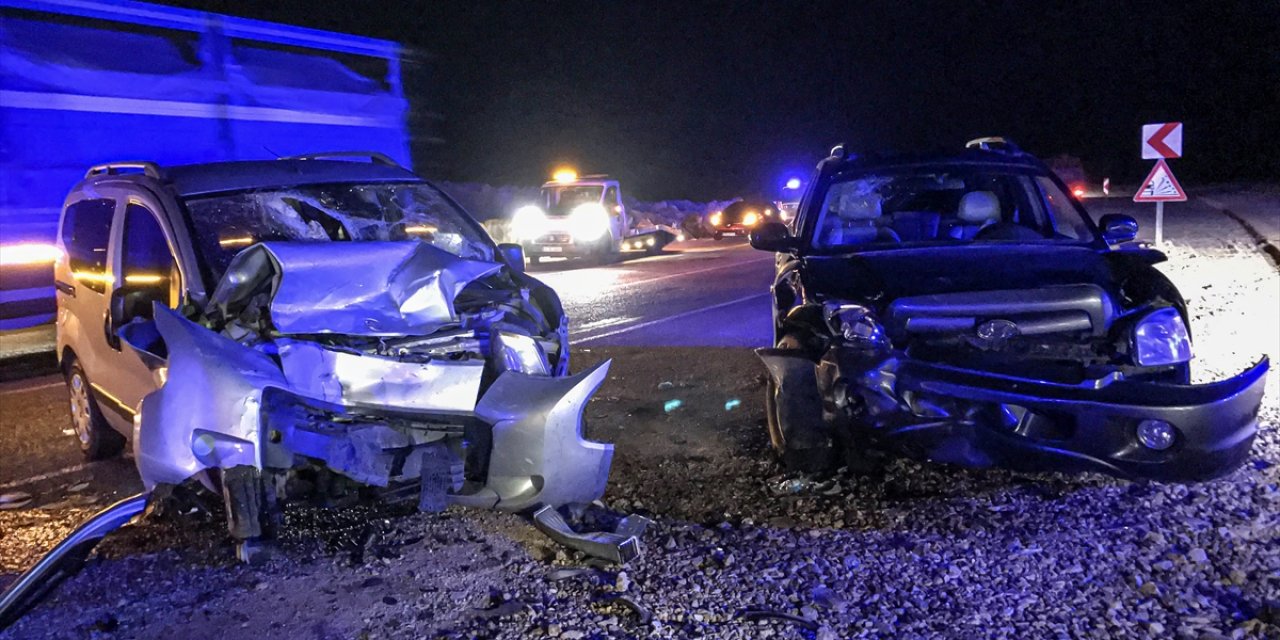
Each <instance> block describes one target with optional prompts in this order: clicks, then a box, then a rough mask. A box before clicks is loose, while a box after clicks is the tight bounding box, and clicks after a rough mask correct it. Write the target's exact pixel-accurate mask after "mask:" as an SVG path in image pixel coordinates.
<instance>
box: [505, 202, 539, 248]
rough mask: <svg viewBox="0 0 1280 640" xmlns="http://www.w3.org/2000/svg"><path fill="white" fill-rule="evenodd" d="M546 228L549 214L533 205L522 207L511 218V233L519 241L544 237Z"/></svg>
mask: <svg viewBox="0 0 1280 640" xmlns="http://www.w3.org/2000/svg"><path fill="white" fill-rule="evenodd" d="M546 226H547V214H546V213H543V211H542V209H539V208H538V207H535V206H533V205H527V206H523V207H520V208H519V209H516V213H515V215H513V216H511V233H512V234H513V235H515V237H516V238H517V239H519V240H533V239H534V238H537V237H538V236H540V235H542V233H543V229H545V228H546Z"/></svg>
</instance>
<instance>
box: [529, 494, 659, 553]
mask: <svg viewBox="0 0 1280 640" xmlns="http://www.w3.org/2000/svg"><path fill="white" fill-rule="evenodd" d="M533 524H534V526H536V527H537V528H538V530H539V531H541V532H543V533H545V534H546V535H547V537H548V538H551V539H552V540H555V541H556V542H558V543H560V544H562V545H564V546H566V547H569V548H572V549H577V550H579V551H581V552H583V553H586V554H587V555H591V556H595V557H597V558H603V559H605V560H608V561H610V562H613V563H615V564H624V563H626V562H630V561H631V560H634V559H636V558H638V557H640V553H641V547H640V534H642V533H643V532H644V528H645V525H647V524H648V521H647V519H643V518H642V519H640V520H636V521H632V522H628V519H624V520H623V521H622V523H619V531H618V532H616V533H609V532H607V531H593V532H590V533H578V532H577V531H574V530H573V527H570V526H569V523H568V522H565V519H564V517H563V516H561V515H560V512H559V511H556V508H555V507H552V506H550V505H547V506H543V507H541V508H539V509H538V510H537V511H536V512H534V514H533ZM624 527H625V528H626V530H625V531H623V528H624Z"/></svg>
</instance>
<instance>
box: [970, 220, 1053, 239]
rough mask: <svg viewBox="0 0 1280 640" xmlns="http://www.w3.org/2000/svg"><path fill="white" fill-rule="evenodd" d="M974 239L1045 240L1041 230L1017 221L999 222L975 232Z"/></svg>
mask: <svg viewBox="0 0 1280 640" xmlns="http://www.w3.org/2000/svg"><path fill="white" fill-rule="evenodd" d="M973 239H974V240H1044V236H1043V235H1041V234H1040V232H1039V231H1036V230H1035V229H1032V228H1030V227H1025V226H1023V225H1020V224H1018V223H1016V222H997V223H995V224H993V225H990V226H986V227H983V228H982V229H979V230H978V233H976V234H974V236H973Z"/></svg>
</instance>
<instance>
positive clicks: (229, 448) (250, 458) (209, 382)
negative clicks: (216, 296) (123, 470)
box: [133, 307, 288, 490]
mask: <svg viewBox="0 0 1280 640" xmlns="http://www.w3.org/2000/svg"><path fill="white" fill-rule="evenodd" d="M155 323H156V329H157V331H159V332H160V335H161V336H162V337H163V338H164V341H165V343H166V345H167V346H168V352H169V361H168V375H167V376H166V378H167V379H166V381H165V383H164V386H162V387H160V388H159V389H158V390H156V391H153V392H152V393H150V394H148V395H147V396H146V397H145V398H143V401H142V405H141V410H140V411H139V413H138V417H137V418H136V419H135V420H134V427H133V429H134V433H133V452H134V460H135V462H136V463H137V465H138V473H139V475H141V476H142V482H143V484H144V485H145V486H146V487H147V489H148V490H150V489H151V488H152V487H154V486H155V485H156V484H157V483H162V482H165V483H170V484H179V483H181V482H182V481H183V480H186V479H187V478H190V477H192V476H194V475H196V474H197V473H199V472H201V471H203V470H205V469H209V468H228V467H233V466H237V465H248V466H252V467H257V468H262V458H261V456H262V453H261V451H262V450H261V443H262V428H261V421H260V416H259V413H260V411H259V408H260V405H261V399H262V390H263V389H265V388H267V387H287V386H288V384H287V383H286V381H285V379H284V376H283V375H281V373H280V369H279V368H278V367H277V366H276V364H275V363H274V362H272V360H271V359H270V358H269V357H267V356H266V355H264V354H262V353H259V352H257V351H254V350H253V349H250V348H248V347H245V346H243V345H241V344H239V343H236V342H235V341H233V340H230V339H228V338H226V337H223V336H221V335H219V334H216V333H214V332H212V331H209V330H208V329H205V328H204V327H201V326H200V325H198V324H195V323H194V322H191V321H189V320H187V319H185V318H183V317H182V316H180V315H178V314H177V313H175V312H174V311H171V310H169V309H166V308H161V307H158V308H157V309H156V314H155Z"/></svg>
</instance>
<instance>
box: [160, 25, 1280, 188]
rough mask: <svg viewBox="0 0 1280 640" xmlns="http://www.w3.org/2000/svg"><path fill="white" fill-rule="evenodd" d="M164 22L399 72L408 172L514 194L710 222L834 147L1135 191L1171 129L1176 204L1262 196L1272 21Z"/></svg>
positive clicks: (1269, 147)
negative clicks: (1077, 163) (1145, 142)
mask: <svg viewBox="0 0 1280 640" xmlns="http://www.w3.org/2000/svg"><path fill="white" fill-rule="evenodd" d="M171 4H178V5H182V6H188V7H192V8H200V9H207V10H212V11H217V12H221V13H229V14H233V15H241V16H245V17H252V18H261V19H266V20H273V21H279V22H286V23H291V24H297V25H302V26H309V27H315V28H320V29H329V30H335V31H343V32H348V33H357V34H362V35H368V36H372V37H377V38H386V39H391V40H396V41H398V42H401V43H403V44H405V45H406V46H408V47H411V48H412V49H413V50H414V51H416V52H418V53H420V54H422V55H421V56H420V59H421V60H423V62H421V63H420V64H414V65H409V66H407V67H406V75H407V81H406V83H407V91H408V92H409V98H410V100H411V102H412V106H413V109H414V112H415V116H414V117H413V119H412V122H413V125H414V127H413V128H414V131H413V133H414V135H415V138H416V139H415V143H414V149H413V151H414V158H415V163H416V166H417V168H418V170H419V171H420V172H422V173H425V174H426V175H428V176H429V177H434V178H440V179H447V180H455V181H477V182H488V183H491V184H536V183H539V182H541V181H542V180H543V179H545V177H546V176H547V174H548V173H549V171H550V169H551V168H552V166H553V165H555V164H557V163H561V162H563V163H571V164H574V165H576V166H577V167H579V168H580V169H582V170H584V171H586V172H605V173H609V174H612V175H614V176H617V177H619V178H621V179H622V180H623V181H624V183H623V184H624V188H625V189H629V190H630V191H631V193H632V195H634V196H637V197H640V198H643V199H666V198H690V199H708V198H724V197H731V196H738V195H751V194H755V193H764V192H771V191H772V190H773V188H774V187H776V186H777V184H778V182H779V181H781V180H783V179H784V178H785V176H786V175H787V174H788V173H800V174H807V173H808V172H809V171H810V170H811V169H812V167H813V165H814V164H815V163H816V162H817V160H818V159H820V158H821V157H822V156H824V155H825V153H826V150H827V149H829V148H830V146H831V145H832V144H833V143H835V142H838V141H844V142H846V143H848V145H849V146H850V148H852V149H855V150H856V149H868V150H871V149H875V150H919V149H939V148H947V147H950V148H958V147H959V146H960V145H961V144H962V143H963V142H964V141H965V140H967V139H969V138H972V137H976V136H979V135H990V134H1003V135H1008V136H1010V137H1012V138H1014V139H1015V140H1017V141H1018V142H1019V143H1020V144H1021V145H1022V146H1023V147H1024V148H1026V149H1028V150H1030V151H1032V152H1034V153H1036V154H1038V155H1040V156H1042V157H1048V156H1051V155H1054V154H1057V153H1070V154H1073V155H1076V156H1078V157H1080V158H1081V159H1082V160H1083V161H1084V163H1085V168H1086V170H1087V171H1088V172H1089V174H1090V176H1091V177H1093V178H1094V179H1100V178H1101V177H1102V176H1104V175H1107V176H1111V177H1112V178H1113V180H1130V181H1136V180H1138V179H1140V178H1141V177H1142V176H1143V175H1145V172H1146V170H1147V168H1148V167H1149V164H1150V163H1149V162H1147V161H1143V160H1141V159H1140V156H1139V139H1138V138H1139V127H1140V125H1142V124H1143V123H1145V122H1161V121H1166V120H1181V121H1183V122H1185V123H1186V129H1185V131H1186V133H1185V154H1186V156H1187V157H1185V158H1183V159H1180V160H1175V161H1172V166H1173V169H1174V171H1175V172H1176V173H1177V175H1178V177H1179V178H1180V179H1181V181H1182V182H1183V183H1184V184H1187V185H1192V186H1194V185H1196V184H1205V183H1208V182H1218V181H1228V180H1238V179H1267V178H1270V179H1271V180H1275V179H1276V178H1278V177H1280V151H1277V149H1278V148H1280V2H1277V1H1276V0H1255V1H1247V0H1245V1H1226V2H1217V1H1215V2H1199V3H1185V4H1187V5H1190V6H1177V5H1182V4H1184V3H1181V2H1168V3H1137V2H1072V3H1047V2H981V3H977V2H937V3H909V2H887V3H879V2H869V3H862V2H858V3H854V2H839V3H821V2H809V3H794V2H786V3H784V2H770V3H767V4H764V3H762V4H758V5H756V4H747V3H724V4H720V3H715V4H712V3H701V2H690V3H683V2H656V3H651V2H629V3H620V2H609V3H604V2H591V3H578V2H571V3H552V2H498V3H489V2H449V3H392V2H368V3H364V2H343V3H338V2H331V1H325V0H302V1H298V0H277V1H276V2H272V3H271V4H270V5H266V4H265V3H264V4H263V5H261V6H259V5H257V4H250V3H242V2H231V1H209V0H179V1H176V2H172V3H171ZM1051 4H1052V6H1050V5H1051ZM433 114H435V115H438V116H439V117H438V118H436V117H435V115H433ZM433 138H436V139H438V140H436V141H433V140H432V139H433Z"/></svg>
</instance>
